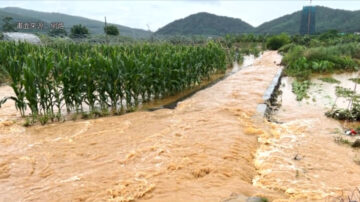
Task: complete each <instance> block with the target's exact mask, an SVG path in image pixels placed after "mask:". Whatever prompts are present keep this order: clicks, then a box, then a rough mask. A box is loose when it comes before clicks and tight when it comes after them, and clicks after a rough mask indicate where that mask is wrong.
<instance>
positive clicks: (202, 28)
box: [155, 12, 253, 36]
mask: <svg viewBox="0 0 360 202" xmlns="http://www.w3.org/2000/svg"><path fill="white" fill-rule="evenodd" d="M252 30H253V27H252V26H251V25H249V24H248V23H246V22H244V21H242V20H240V19H237V18H230V17H224V16H217V15H214V14H210V13H205V12H202V13H197V14H193V15H190V16H188V17H186V18H184V19H180V20H175V21H174V22H172V23H170V24H168V25H166V26H165V27H162V28H160V29H159V30H158V31H156V32H155V34H158V35H214V36H218V35H224V34H230V33H246V32H251V31H252Z"/></svg>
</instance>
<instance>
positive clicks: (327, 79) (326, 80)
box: [319, 77, 341, 84]
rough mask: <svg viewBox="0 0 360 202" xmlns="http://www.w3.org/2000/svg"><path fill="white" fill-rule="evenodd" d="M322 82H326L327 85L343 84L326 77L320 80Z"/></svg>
mask: <svg viewBox="0 0 360 202" xmlns="http://www.w3.org/2000/svg"><path fill="white" fill-rule="evenodd" d="M319 80H320V81H323V82H326V83H337V84H339V83H341V82H340V81H339V80H336V79H334V78H332V77H324V78H319Z"/></svg>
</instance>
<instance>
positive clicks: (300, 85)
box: [292, 80, 311, 101]
mask: <svg viewBox="0 0 360 202" xmlns="http://www.w3.org/2000/svg"><path fill="white" fill-rule="evenodd" d="M310 85H311V82H310V81H309V80H306V81H294V82H293V83H292V92H293V93H295V94H296V100H297V101H301V100H303V99H304V98H309V95H308V94H307V91H308V90H309V88H310Z"/></svg>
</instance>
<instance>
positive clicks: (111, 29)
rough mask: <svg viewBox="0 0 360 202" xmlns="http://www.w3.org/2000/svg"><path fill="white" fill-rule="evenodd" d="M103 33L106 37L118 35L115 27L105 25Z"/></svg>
mask: <svg viewBox="0 0 360 202" xmlns="http://www.w3.org/2000/svg"><path fill="white" fill-rule="evenodd" d="M104 32H105V34H107V35H113V36H117V35H119V29H118V28H117V27H116V26H115V25H107V26H105V27H104Z"/></svg>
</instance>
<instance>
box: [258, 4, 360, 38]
mask: <svg viewBox="0 0 360 202" xmlns="http://www.w3.org/2000/svg"><path fill="white" fill-rule="evenodd" d="M315 13H316V14H315V30H316V32H319V33H320V32H324V31H328V30H334V29H336V30H338V31H339V32H359V31H360V23H359V22H360V11H347V10H340V9H331V8H327V7H322V6H316V8H315ZM300 18H301V11H297V12H295V13H292V14H290V15H285V16H283V17H280V18H277V19H274V20H272V21H269V22H266V23H263V24H262V25H260V26H259V27H256V28H255V30H254V32H255V33H261V34H264V33H268V34H278V33H281V32H286V33H289V34H298V33H299V30H300V20H301V19H300Z"/></svg>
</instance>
